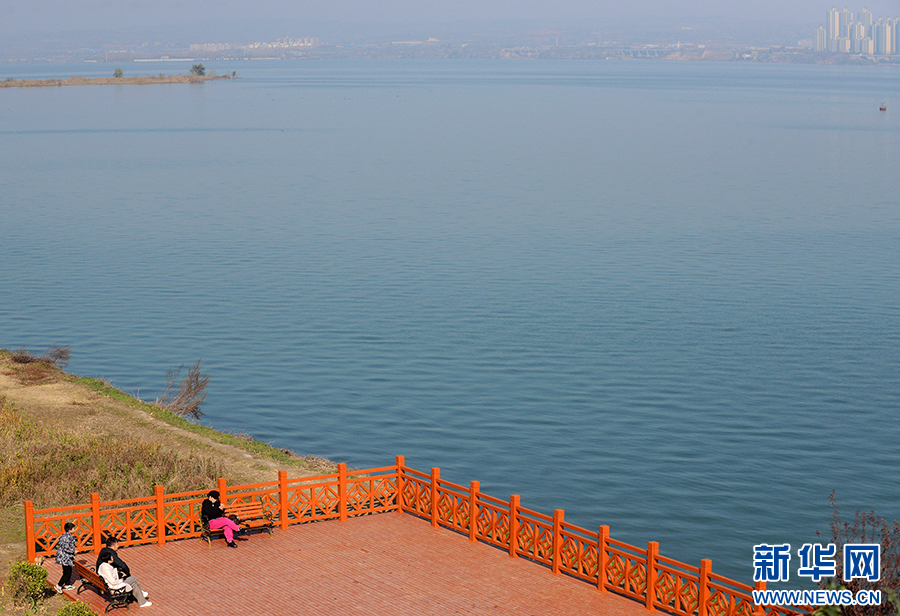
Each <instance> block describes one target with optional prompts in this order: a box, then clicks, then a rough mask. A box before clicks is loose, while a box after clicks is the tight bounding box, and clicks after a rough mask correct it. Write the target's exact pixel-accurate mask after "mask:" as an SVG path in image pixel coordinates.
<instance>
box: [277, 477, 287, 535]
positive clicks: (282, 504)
mask: <svg viewBox="0 0 900 616" xmlns="http://www.w3.org/2000/svg"><path fill="white" fill-rule="evenodd" d="M278 521H279V522H281V528H287V527H288V494H287V471H278Z"/></svg>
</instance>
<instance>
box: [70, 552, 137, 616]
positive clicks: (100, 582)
mask: <svg viewBox="0 0 900 616" xmlns="http://www.w3.org/2000/svg"><path fill="white" fill-rule="evenodd" d="M75 572H76V573H77V574H78V576H79V577H80V578H81V586H79V587H78V590H77V591H75V594H77V595H80V594H81V591H82V590H84V587H85V586H86V585H90V586H93V587H94V590H96V591H97V594H98V595H100V596H101V597H103V598H104V599H106V611H107V613H108V612H109V611H110V610H114V609H117V608H120V607H124V608H125V609H128V602H129V601H131V599H132V595H131V591H130V590H125V587H124V586H123V587H122V588H117V589H116V590H110V588H109V586H107V585H106V582H105V581H104V579H103V578H101V577H100V575H99V574H98V573H97V572H96V571H94V567H92V566H90V565H88V563H87V561H85V560H76V561H75Z"/></svg>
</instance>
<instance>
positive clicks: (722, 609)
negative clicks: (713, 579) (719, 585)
mask: <svg viewBox="0 0 900 616" xmlns="http://www.w3.org/2000/svg"><path fill="white" fill-rule="evenodd" d="M732 601H733V599H732V597H731V596H730V595H726V594H725V593H724V592H721V591H720V590H718V589H711V590H710V593H709V600H708V601H707V602H706V613H707V614H709V616H733V615H732V614H731V609H732Z"/></svg>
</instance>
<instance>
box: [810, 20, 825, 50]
mask: <svg viewBox="0 0 900 616" xmlns="http://www.w3.org/2000/svg"><path fill="white" fill-rule="evenodd" d="M813 49H815V50H816V51H827V50H828V40H827V39H826V38H825V28H823V27H821V26H819V29H818V30H816V35H815V37H813Z"/></svg>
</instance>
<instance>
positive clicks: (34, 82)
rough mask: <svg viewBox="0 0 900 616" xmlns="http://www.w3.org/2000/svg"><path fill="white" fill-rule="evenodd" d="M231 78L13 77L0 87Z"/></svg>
mask: <svg viewBox="0 0 900 616" xmlns="http://www.w3.org/2000/svg"><path fill="white" fill-rule="evenodd" d="M216 79H231V75H204V76H202V77H201V76H198V75H165V76H159V77H152V76H146V77H69V78H68V79H14V80H12V81H0V88H41V87H46V86H123V85H138V86H145V85H151V84H157V83H200V82H202V81H214V80H216Z"/></svg>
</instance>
